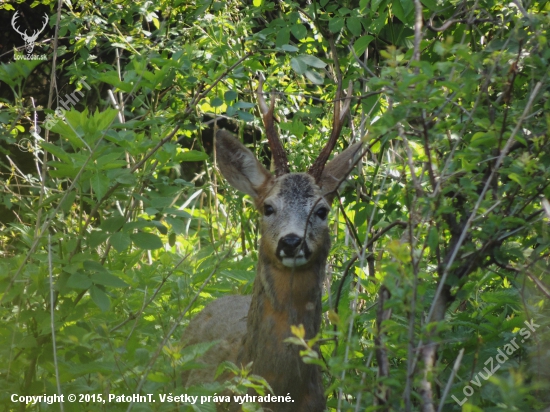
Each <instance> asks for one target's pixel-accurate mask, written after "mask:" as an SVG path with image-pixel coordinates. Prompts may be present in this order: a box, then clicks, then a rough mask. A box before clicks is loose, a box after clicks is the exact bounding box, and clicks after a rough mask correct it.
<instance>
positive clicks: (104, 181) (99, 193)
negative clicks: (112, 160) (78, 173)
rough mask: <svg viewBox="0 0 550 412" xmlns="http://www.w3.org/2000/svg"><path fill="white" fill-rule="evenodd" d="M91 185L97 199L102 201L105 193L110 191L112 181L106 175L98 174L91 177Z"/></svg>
mask: <svg viewBox="0 0 550 412" xmlns="http://www.w3.org/2000/svg"><path fill="white" fill-rule="evenodd" d="M90 184H91V186H92V189H93V190H94V193H95V195H96V198H97V199H98V200H99V199H102V198H103V196H104V195H105V193H107V190H109V184H110V180H109V178H108V177H107V176H106V175H105V174H104V173H100V172H97V173H94V174H93V176H92V177H91V179H90Z"/></svg>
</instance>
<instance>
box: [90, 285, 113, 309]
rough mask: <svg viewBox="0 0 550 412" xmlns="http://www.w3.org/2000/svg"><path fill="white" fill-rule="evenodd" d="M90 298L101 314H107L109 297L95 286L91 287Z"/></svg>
mask: <svg viewBox="0 0 550 412" xmlns="http://www.w3.org/2000/svg"><path fill="white" fill-rule="evenodd" d="M90 296H91V298H92V300H93V301H94V303H95V304H96V305H97V307H98V308H99V309H101V311H102V312H107V311H108V310H109V308H110V307H111V299H109V296H107V294H106V293H105V292H104V291H102V290H101V289H99V288H98V287H97V286H92V287H91V289H90Z"/></svg>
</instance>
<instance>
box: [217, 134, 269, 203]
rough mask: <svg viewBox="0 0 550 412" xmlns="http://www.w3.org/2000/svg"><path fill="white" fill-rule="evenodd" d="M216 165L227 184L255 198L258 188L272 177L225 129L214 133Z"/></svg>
mask: <svg viewBox="0 0 550 412" xmlns="http://www.w3.org/2000/svg"><path fill="white" fill-rule="evenodd" d="M216 156H217V159H218V167H219V168H220V171H221V172H222V174H223V176H224V177H225V178H226V179H227V181H228V182H229V184H230V185H231V186H233V187H234V188H235V189H237V190H240V191H241V192H243V193H246V194H247V195H250V196H252V197H253V198H257V197H258V195H259V192H260V190H261V189H262V188H263V187H265V185H266V184H267V183H268V182H269V181H271V180H272V179H273V176H272V175H271V173H269V171H268V170H267V169H266V168H265V167H263V166H262V165H261V163H260V162H258V160H257V159H256V157H255V156H254V155H253V154H252V152H251V151H250V150H248V149H247V148H246V147H244V145H243V144H242V143H241V142H239V141H238V140H237V139H236V138H235V137H234V136H233V135H232V134H231V133H229V132H228V131H227V130H223V129H222V130H218V133H216Z"/></svg>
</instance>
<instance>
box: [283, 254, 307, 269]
mask: <svg viewBox="0 0 550 412" xmlns="http://www.w3.org/2000/svg"><path fill="white" fill-rule="evenodd" d="M282 262H283V265H285V266H286V267H288V268H295V267H298V266H302V265H305V264H306V263H307V259H306V258H305V257H303V256H297V257H295V258H289V257H285V258H283V259H282Z"/></svg>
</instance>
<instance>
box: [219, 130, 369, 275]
mask: <svg viewBox="0 0 550 412" xmlns="http://www.w3.org/2000/svg"><path fill="white" fill-rule="evenodd" d="M359 148H360V143H358V144H355V145H352V146H350V147H349V148H348V149H346V150H345V151H344V152H342V154H340V155H339V156H336V157H335V158H334V160H332V161H331V162H329V163H328V164H327V165H326V167H325V168H324V172H323V173H322V175H321V177H320V179H319V182H318V183H317V182H316V181H315V178H314V177H313V176H312V175H310V174H307V173H286V174H282V175H280V176H278V177H275V176H273V175H272V174H271V173H270V172H269V171H268V170H267V169H266V168H264V167H263V166H262V165H261V164H260V162H258V160H256V158H255V157H254V155H253V154H252V152H250V150H248V149H247V148H246V147H244V146H243V145H242V144H241V143H240V142H239V141H238V140H237V139H235V138H234V137H233V136H232V135H231V134H230V133H228V132H227V131H225V130H220V131H218V133H217V135H216V152H217V159H218V166H219V168H220V170H221V172H222V174H223V175H224V176H225V178H226V179H227V180H228V182H229V183H230V184H231V185H232V186H233V187H235V188H236V189H238V190H240V191H241V192H243V193H246V194H248V195H250V196H251V197H252V198H253V199H254V201H255V204H256V207H257V209H258V211H259V212H260V213H261V214H262V218H261V234H262V239H261V251H262V253H264V254H265V255H266V257H267V258H268V259H269V261H270V262H271V263H272V264H275V265H276V266H279V267H281V266H284V267H287V268H302V267H307V266H308V265H310V264H311V263H312V262H316V261H319V259H318V258H319V257H320V256H323V255H324V257H326V255H327V254H328V249H329V247H330V240H329V234H328V224H327V215H328V212H329V210H330V204H331V202H332V199H333V197H334V192H335V190H336V189H337V187H338V185H339V184H340V182H341V180H343V179H344V178H345V177H346V176H347V174H348V173H349V171H350V169H351V160H352V159H353V157H354V155H355V154H356V153H357V152H358V149H359Z"/></svg>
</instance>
